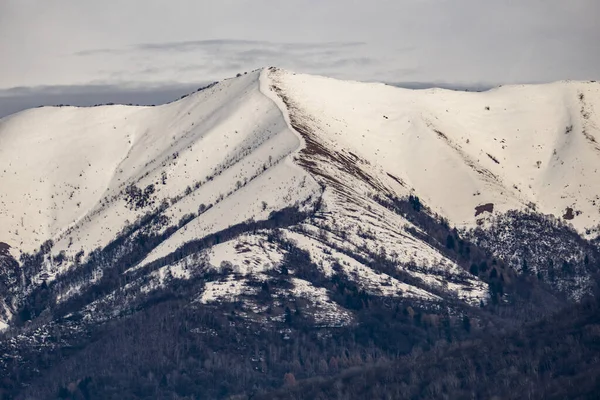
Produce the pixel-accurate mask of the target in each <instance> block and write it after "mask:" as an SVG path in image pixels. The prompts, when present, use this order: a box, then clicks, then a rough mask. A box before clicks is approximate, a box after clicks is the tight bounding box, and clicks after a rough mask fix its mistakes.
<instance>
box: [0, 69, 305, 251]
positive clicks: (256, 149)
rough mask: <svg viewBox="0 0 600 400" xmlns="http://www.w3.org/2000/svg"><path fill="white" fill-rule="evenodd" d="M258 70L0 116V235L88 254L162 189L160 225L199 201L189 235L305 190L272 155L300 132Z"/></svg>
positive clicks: (258, 212)
mask: <svg viewBox="0 0 600 400" xmlns="http://www.w3.org/2000/svg"><path fill="white" fill-rule="evenodd" d="M259 74H260V73H259V72H254V73H251V74H249V75H247V76H244V77H242V78H239V79H234V80H229V81H225V82H222V83H220V84H218V85H216V86H213V87H211V88H208V89H206V90H204V91H201V92H199V93H196V94H193V95H191V96H189V97H187V98H186V99H184V100H181V101H179V102H176V103H172V104H168V105H165V106H160V107H143V108H140V107H126V106H105V107H98V108H71V107H62V108H42V109H36V110H30V111H27V112H24V113H20V114H17V115H15V116H12V117H9V118H6V119H4V120H2V122H1V125H0V141H1V142H0V143H1V145H0V170H1V171H2V172H1V173H0V174H1V175H0V185H1V186H2V187H3V188H5V189H3V190H2V192H1V193H0V201H1V204H2V213H1V214H0V225H1V226H2V227H3V230H2V232H1V233H0V235H1V236H0V241H2V242H5V243H8V244H9V245H10V246H12V248H13V249H18V250H20V251H23V252H33V251H34V250H35V249H36V248H38V247H39V246H40V245H41V244H42V243H43V242H44V241H46V240H48V239H52V240H54V242H55V244H54V247H53V253H57V252H60V251H66V252H67V256H69V255H73V254H75V253H77V252H79V251H80V250H84V251H85V253H86V254H87V253H89V252H90V251H91V250H93V249H95V248H98V247H103V246H105V245H106V244H108V243H109V241H111V240H112V239H114V237H115V236H116V235H117V234H118V233H119V232H120V231H121V230H122V229H123V228H124V227H125V225H127V224H129V223H131V222H134V221H135V220H136V218H139V216H140V215H143V214H144V213H145V212H147V211H149V210H152V209H155V208H156V207H157V206H159V205H160V204H161V203H162V202H163V201H165V200H166V201H167V203H166V207H168V211H167V212H166V213H165V215H166V216H167V217H168V218H169V222H167V223H168V224H177V223H178V222H179V220H180V219H181V218H182V217H183V216H184V215H189V214H198V212H199V208H201V210H202V211H203V215H202V221H201V223H200V225H194V228H195V229H193V230H190V233H192V234H193V235H196V236H197V235H203V234H206V233H210V232H214V231H218V230H220V229H223V228H224V227H227V226H228V225H231V224H234V223H239V222H242V221H244V220H247V219H250V218H255V219H260V218H265V217H266V216H268V215H269V213H270V212H271V211H272V210H278V209H280V208H283V207H285V206H287V205H291V204H294V203H295V202H300V201H302V200H304V199H305V198H306V197H308V196H310V195H311V194H312V193H315V192H316V190H317V187H316V186H315V184H314V182H313V181H312V180H310V179H307V178H308V176H307V174H306V173H304V172H303V171H302V170H301V169H300V168H298V167H296V166H294V165H292V164H290V163H286V162H282V161H283V158H284V157H285V156H286V155H288V154H289V153H290V152H292V151H294V150H295V149H297V148H298V147H299V141H298V139H297V137H296V136H295V135H294V134H293V133H291V132H290V131H289V130H288V129H287V126H286V124H285V122H284V120H283V118H282V116H281V113H280V111H279V109H278V108H276V107H274V106H273V104H272V102H271V101H270V100H269V99H267V98H265V97H264V96H262V95H261V94H260V92H259V90H258V77H259ZM234 193H235V194H236V196H233V194H234ZM263 202H264V203H263ZM201 205H204V206H203V207H201ZM211 207H212V208H211ZM204 209H206V211H205V210H204ZM204 211H205V212H204ZM186 229H187V228H186Z"/></svg>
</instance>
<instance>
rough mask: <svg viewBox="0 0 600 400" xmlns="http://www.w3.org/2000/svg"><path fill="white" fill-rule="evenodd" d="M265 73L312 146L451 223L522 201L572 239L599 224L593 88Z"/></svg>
mask: <svg viewBox="0 0 600 400" xmlns="http://www.w3.org/2000/svg"><path fill="white" fill-rule="evenodd" d="M272 75H273V80H274V81H275V82H276V85H277V86H278V87H279V89H280V90H281V92H283V93H284V96H286V97H287V98H288V99H289V102H290V103H291V104H290V105H291V108H292V109H293V111H292V113H293V114H294V115H295V118H296V120H297V123H298V124H299V125H303V126H304V127H305V128H306V130H307V131H309V132H310V133H311V138H312V140H314V141H316V142H318V143H319V145H321V146H323V147H325V148H327V149H329V151H339V152H342V153H343V154H345V155H346V156H349V159H350V160H351V161H352V162H354V163H356V164H358V165H361V166H362V165H365V164H366V165H367V166H368V167H365V168H364V170H365V171H368V172H370V173H372V174H373V177H374V178H375V179H377V181H378V183H377V184H381V185H383V186H385V187H386V188H389V189H390V190H393V191H396V192H398V193H399V194H407V193H408V192H414V193H415V194H417V195H418V196H419V197H420V198H421V199H422V200H424V201H425V203H427V204H428V205H430V206H431V207H432V208H433V209H434V210H435V211H437V212H439V213H440V214H441V215H443V216H445V217H447V218H448V219H449V220H450V221H451V222H452V223H453V224H455V225H458V226H464V225H466V226H474V225H475V223H476V221H477V217H479V216H480V215H481V216H483V215H485V214H486V210H491V209H492V208H493V210H494V211H496V212H497V211H500V212H503V211H506V210H508V209H513V208H523V207H525V206H528V205H529V206H531V207H535V208H536V209H537V211H539V212H542V213H547V214H553V215H556V216H558V217H563V216H565V218H566V219H567V220H570V221H571V222H572V224H573V225H574V226H575V227H576V228H577V229H578V230H580V231H581V232H583V231H585V229H589V228H593V227H595V226H597V225H598V224H599V222H600V197H599V189H600V184H599V183H598V182H600V171H599V169H598V168H599V167H600V143H599V142H598V140H600V130H599V119H600V117H599V116H598V114H597V112H596V111H595V108H597V107H598V105H599V104H600V84H598V83H593V82H592V83H581V82H558V83H553V84H546V85H527V86H507V87H500V88H497V89H494V90H491V91H487V92H483V93H467V92H458V91H449V90H441V89H429V90H419V91H415V90H407V89H399V88H395V87H391V86H386V85H382V84H364V83H358V82H343V81H337V80H334V79H329V78H324V77H316V76H307V75H301V74H294V73H289V72H285V71H274V72H272ZM377 189H378V188H377V187H375V190H377ZM486 205H487V206H486ZM492 205H493V206H492ZM480 206H484V207H480ZM478 207H479V208H478ZM569 210H570V211H569Z"/></svg>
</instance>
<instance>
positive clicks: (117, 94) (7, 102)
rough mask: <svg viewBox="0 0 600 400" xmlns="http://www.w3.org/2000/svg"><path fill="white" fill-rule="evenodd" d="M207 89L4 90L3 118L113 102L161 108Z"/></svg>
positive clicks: (102, 87)
mask: <svg viewBox="0 0 600 400" xmlns="http://www.w3.org/2000/svg"><path fill="white" fill-rule="evenodd" d="M204 86H206V83H196V84H188V85H177V84H159V85H156V86H153V87H148V88H142V87H138V88H123V87H119V86H114V85H74V86H46V87H16V88H11V89H7V90H0V118H2V117H5V116H7V115H10V114H13V113H17V112H19V111H23V110H26V109H29V108H34V107H39V106H58V105H72V106H79V107H89V106H94V105H97V104H109V103H114V104H139V105H158V104H164V103H168V102H170V101H173V100H177V99H179V98H181V96H183V95H186V94H189V93H192V92H194V91H196V90H198V89H199V88H201V87H204Z"/></svg>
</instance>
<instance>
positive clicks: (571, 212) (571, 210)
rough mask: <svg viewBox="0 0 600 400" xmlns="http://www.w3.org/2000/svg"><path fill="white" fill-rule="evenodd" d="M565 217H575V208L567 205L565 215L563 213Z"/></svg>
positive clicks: (569, 218)
mask: <svg viewBox="0 0 600 400" xmlns="http://www.w3.org/2000/svg"><path fill="white" fill-rule="evenodd" d="M563 218H564V219H566V220H568V221H570V220H572V219H574V218H575V214H574V213H573V209H572V208H571V207H567V210H566V211H565V215H563Z"/></svg>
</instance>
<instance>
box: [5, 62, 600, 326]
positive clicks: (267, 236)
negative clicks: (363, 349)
mask: <svg viewBox="0 0 600 400" xmlns="http://www.w3.org/2000/svg"><path fill="white" fill-rule="evenodd" d="M597 107H600V84H598V83H594V82H558V83H553V84H547V85H521V86H506V87H500V88H497V89H494V90H490V91H486V92H481V93H470V92H458V91H448V90H441V89H428V90H407V89H401V88H397V87H392V86H388V85H384V84H369V83H359V82H344V81H337V80H334V79H329V78H324V77H318V76H309V75H302V74H295V73H292V72H288V71H284V70H280V69H276V68H269V69H263V70H259V71H254V72H251V73H248V74H244V75H241V76H239V77H237V78H234V79H229V80H226V81H223V82H220V83H217V84H214V85H211V86H209V87H207V88H203V89H202V90H199V91H198V92H196V93H193V94H191V95H189V96H187V97H185V98H184V99H181V100H179V101H176V102H173V103H170V104H166V105H162V106H156V107H132V106H121V105H113V106H100V107H92V108H76V107H44V108H38V109H32V110H28V111H25V112H21V113H18V114H15V115H12V116H9V117H6V118H4V119H1V120H0V188H2V189H1V190H0V245H1V246H3V247H0V256H3V257H5V258H6V259H7V260H9V259H10V260H9V261H10V265H11V268H5V270H6V271H8V270H10V271H11V272H10V273H8V272H6V271H5V272H4V279H5V280H6V282H7V283H6V286H5V288H4V292H5V293H2V294H3V295H2V298H1V299H0V302H1V303H0V321H1V322H0V323H2V324H4V326H5V327H7V326H9V325H10V324H11V321H12V320H13V319H14V317H15V315H16V314H17V313H19V312H20V311H19V310H21V311H22V309H23V307H25V306H24V305H27V307H29V309H28V312H27V313H28V317H30V318H33V317H35V316H37V315H40V313H41V312H43V310H44V307H46V306H47V304H46V303H44V304H45V305H44V304H43V305H41V306H40V305H39V304H38V305H36V306H35V307H34V306H33V305H32V304H31V301H32V300H31V299H30V298H31V296H32V295H33V294H34V293H37V292H36V291H39V290H40V287H42V286H43V288H44V290H48V291H50V295H49V298H50V300H47V301H49V303H48V304H52V307H55V306H57V307H58V306H60V305H61V304H66V303H68V302H69V301H70V300H72V299H75V298H77V297H78V296H82V294H85V293H86V291H89V290H94V287H95V285H100V284H102V282H107V280H108V279H109V278H108V275H109V272H108V271H109V270H111V268H112V267H114V266H115V265H118V266H119V269H118V275H120V276H124V277H126V281H127V284H126V285H125V286H119V287H117V286H115V285H113V286H110V285H109V287H108V289H107V290H106V291H105V292H102V295H101V296H99V298H96V297H94V300H93V301H89V302H86V301H83V304H82V305H81V307H80V308H79V309H78V310H75V311H78V312H82V313H84V314H86V313H87V314H86V315H88V316H90V315H93V316H94V317H97V318H100V319H101V316H100V314H101V313H100V311H99V309H101V308H102V307H105V308H106V309H111V310H113V311H112V312H114V313H117V314H118V312H119V310H120V309H124V308H125V307H126V306H127V304H128V303H127V302H126V301H124V300H122V299H121V300H118V301H117V300H116V298H117V296H116V295H115V292H120V293H121V292H123V291H124V292H126V293H129V294H130V295H131V296H129V297H128V298H129V299H131V298H135V297H139V296H143V295H144V294H147V293H150V292H152V291H154V290H157V289H159V288H163V287H165V286H166V285H167V286H168V285H169V282H172V281H173V279H175V280H176V281H177V282H181V281H185V280H189V279H193V278H194V277H196V276H197V274H198V273H199V271H201V272H202V273H205V272H206V271H216V272H218V275H216V276H215V277H213V279H212V280H211V279H207V278H206V277H204V278H203V279H204V280H205V282H204V284H203V285H202V288H201V289H199V291H198V293H196V294H197V296H196V297H195V298H194V299H192V301H196V302H200V303H204V304H211V303H215V302H221V301H225V302H227V301H235V300H239V299H242V298H244V299H246V300H247V301H246V305H247V309H248V310H253V312H254V313H255V314H260V311H257V310H259V309H260V307H261V306H260V304H258V303H257V302H256V301H254V300H250V299H249V298H250V297H252V296H255V295H256V294H257V293H259V292H260V287H261V284H262V285H264V283H265V282H269V280H270V279H271V277H272V275H273V273H274V271H281V268H282V265H284V264H285V262H284V261H285V260H286V259H287V258H289V257H290V255H291V254H292V253H295V252H296V250H298V251H300V252H301V253H302V254H305V253H304V252H307V253H308V255H309V257H310V262H311V263H312V264H311V265H314V266H316V268H317V270H318V271H317V272H318V274H319V277H321V278H322V279H331V278H332V277H334V276H338V275H339V276H344V279H346V280H348V281H349V282H352V283H353V284H355V285H357V287H358V288H359V289H360V290H362V291H364V292H365V293H369V294H371V295H377V296H383V297H397V298H402V299H407V300H410V301H415V302H417V303H419V304H431V305H432V306H435V305H436V304H437V305H439V304H440V303H442V302H447V301H451V302H453V301H455V302H458V303H457V304H459V303H462V304H465V305H474V306H479V305H481V304H485V303H486V302H487V301H489V296H490V294H489V282H488V281H487V279H486V276H482V275H481V274H478V273H477V272H474V271H473V269H471V270H469V268H468V265H467V266H466V267H465V265H466V264H465V263H466V261H464V260H462V261H461V260H460V259H459V257H458V256H453V253H452V251H459V250H458V246H459V244H456V243H454V241H455V239H456V241H457V242H460V246H462V240H463V239H464V240H467V238H468V237H469V232H468V231H469V230H472V229H475V228H478V229H483V230H486V229H488V228H489V227H491V226H492V225H494V221H495V220H496V218H499V217H501V216H502V215H504V214H505V213H506V212H508V211H510V210H521V211H523V212H527V213H529V214H534V215H552V216H554V217H555V218H556V221H558V220H562V221H564V222H565V223H566V224H570V226H571V227H572V229H571V227H569V226H565V227H564V229H566V231H568V232H571V233H577V234H579V235H581V236H582V237H585V238H587V239H591V238H594V237H595V236H596V235H597V234H598V226H599V225H600V190H599V189H600V183H599V182H600V172H599V171H598V169H599V168H600V142H598V140H600V128H599V126H600V125H599V123H600V117H599V116H598V113H597V112H596V110H595V109H596V108H597ZM406 204H409V205H412V206H413V209H412V210H411V211H410V212H407V211H406V210H405V209H404V208H402V207H403V205H406ZM421 208H423V210H426V213H427V214H428V215H429V216H430V217H431V220H432V221H434V220H435V221H438V222H440V221H441V223H440V226H441V228H440V229H449V230H451V229H452V228H456V229H455V230H454V231H453V232H454V233H453V234H452V235H455V236H452V238H448V241H447V242H444V240H442V241H441V244H442V245H441V246H440V245H438V244H440V243H439V242H440V241H439V240H437V241H436V240H435V239H432V237H433V236H434V235H432V232H430V231H428V229H427V228H426V227H425V225H423V223H419V222H418V220H417V219H415V217H414V216H412V217H411V215H412V214H411V213H413V212H416V213H419V212H420V210H421ZM423 212H425V211H423ZM409 214H410V215H409ZM555 223H557V224H559V225H560V223H559V222H555ZM436 226H437V225H436ZM506 229H507V231H505V232H504V233H505V236H506V234H507V232H509V231H510V229H511V228H510V227H507V228H506ZM557 229H558V228H557ZM561 229H563V228H561ZM444 232H446V231H444ZM486 232H487V231H486ZM445 235H446V233H444V239H445V238H446V236H445ZM449 235H450V234H449ZM499 235H500V234H498V235H496V236H494V237H496V238H498V237H500V236H499ZM509 236H510V234H509ZM532 236H533V237H535V233H533V234H532ZM428 238H429V239H428ZM538 239H543V238H538ZM581 240H584V239H581ZM584 241H585V240H584ZM475 242H476V240H473V243H475ZM491 242H493V240H492V239H490V238H489V237H487V242H485V241H480V243H483V244H485V243H487V246H484V248H485V249H489V250H490V251H493V252H494V254H495V255H496V256H497V257H498V258H499V259H500V260H502V259H503V258H505V261H506V262H507V263H509V264H510V263H511V260H512V261H514V257H515V254H517V253H518V251H517V250H515V249H513V250H514V251H513V254H503V253H502V251H499V250H498V249H497V248H496V247H493V246H492V245H491V244H490V243H491ZM578 243H579V242H578ZM455 247H456V250H455ZM291 248H293V250H290V249H291ZM460 251H461V252H462V247H461V250H460ZM128 252H131V253H132V254H133V253H135V256H131V257H130V258H127V256H126V254H127V253H128ZM584 253H585V254H584ZM461 254H462V253H461ZM519 254H520V253H519ZM517 255H518V254H517ZM584 256H588V260H589V257H593V256H592V255H588V253H586V252H585V251H584V250H581V251H579V250H577V251H575V252H572V253H569V254H568V256H565V260H566V262H568V263H575V264H576V263H581V265H583V257H584ZM511 257H512V258H511ZM532 257H533V256H532ZM538 258H539V257H538ZM15 260H18V261H19V262H20V267H19V268H17V269H16V270H15ZM124 260H126V261H124ZM519 260H520V259H519ZM9 261H7V262H6V263H7V264H8V263H9ZM520 262H521V261H518V262H516V265H520ZM588 262H589V261H588ZM530 263H531V262H530ZM374 264H377V265H382V264H385V265H386V267H385V268H387V269H385V268H383V267H374ZM538 264H539V265H538ZM541 264H542V261H539V262H538V263H537V264H534V266H533V269H534V272H538V273H542V272H543V273H544V274H545V273H546V272H545V270H544V271H542V267H541ZM586 265H587V264H586ZM514 269H515V271H516V273H520V272H522V271H520V270H519V267H515V268H514ZM288 274H289V275H288ZM582 274H583V275H582V276H579V277H577V278H576V279H575V278H574V279H575V280H574V281H573V282H572V284H570V286H569V285H567V286H568V288H570V289H574V288H575V289H577V290H576V291H575V292H573V293H576V294H572V297H575V298H577V297H580V296H582V295H583V294H584V293H585V292H586V290H587V286H586V285H587V282H588V280H587V277H586V275H585V271H584V272H582ZM285 275H286V276H289V278H288V285H287V286H286V287H285V288H281V289H278V290H279V292H277V293H278V296H280V297H282V298H283V297H286V296H287V297H290V298H296V299H303V301H305V302H307V304H310V305H311V307H312V308H313V309H314V310H315V313H314V315H315V322H316V323H317V324H320V325H331V326H335V325H344V324H350V323H352V319H353V316H352V312H351V311H349V310H348V309H346V308H345V307H344V306H343V305H341V304H339V302H336V301H334V300H333V299H332V296H331V293H330V292H331V290H330V289H329V288H328V287H326V286H323V285H320V284H319V282H318V281H317V280H314V279H311V278H310V274H307V273H299V271H296V270H295V269H294V265H292V266H291V268H290V270H289V271H287V268H286V274H285ZM9 278H10V279H9ZM110 282H113V283H114V282H115V281H114V279H113V280H112V281H110ZM257 282H258V284H257ZM559 286H560V285H559ZM563 286H564V285H563ZM2 287H3V286H1V285H0V289H2ZM561 287H562V286H561ZM28 299H29V300H28ZM128 301H129V300H128ZM117 303H118V304H117ZM126 303H127V304H126ZM70 311H73V310H70ZM282 315H283V314H282ZM107 318H108V317H107ZM260 318H264V319H265V321H266V320H268V319H269V318H279V317H277V316H275V317H266V316H264V315H263V316H261V317H260Z"/></svg>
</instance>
